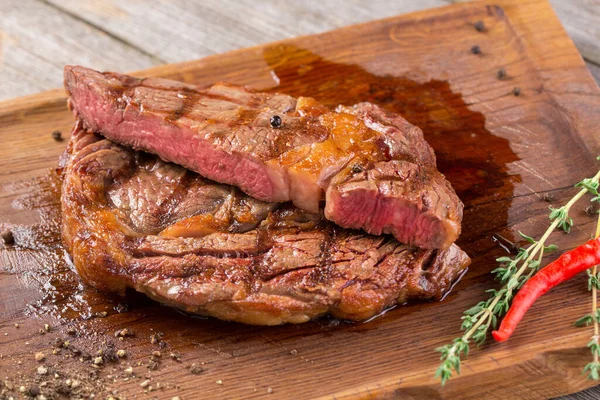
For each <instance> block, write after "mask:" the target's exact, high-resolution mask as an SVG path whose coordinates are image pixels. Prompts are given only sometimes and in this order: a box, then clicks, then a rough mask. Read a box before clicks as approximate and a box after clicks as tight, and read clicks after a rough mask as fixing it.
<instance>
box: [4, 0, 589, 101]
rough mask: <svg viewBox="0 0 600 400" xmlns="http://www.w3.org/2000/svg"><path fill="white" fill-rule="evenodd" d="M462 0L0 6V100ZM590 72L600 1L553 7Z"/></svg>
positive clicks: (36, 1)
mask: <svg viewBox="0 0 600 400" xmlns="http://www.w3.org/2000/svg"><path fill="white" fill-rule="evenodd" d="M453 2H457V0H420V1H412V0H395V1H393V2H390V1H385V0H372V1H361V0H327V1H318V0H306V1H301V2H291V1H274V0H272V1H261V2H256V1H253V0H237V1H234V0H227V1H222V0H207V1H206V0H203V1H199V0H191V1H182V0H176V1H154V2H143V1H125V2H124V1H118V0H105V1H94V0H64V1H59V0H22V1H4V2H0V16H2V17H1V18H0V81H2V82H3V84H2V85H0V100H6V99H9V98H13V97H17V96H23V95H27V94H32V93H36V92H39V91H40V90H47V89H53V88H55V87H58V86H60V85H61V81H62V79H61V70H62V66H63V65H64V64H82V65H92V66H95V67H96V68H98V69H101V70H125V71H132V70H136V69H141V68H148V67H150V66H153V65H159V64H166V63H175V62H181V61H187V60H193V59H197V58H201V57H205V56H208V55H212V54H219V53H223V52H226V51H230V50H235V49H239V48H242V47H246V46H254V45H258V44H261V43H267V42H271V41H275V40H281V39H285V38H292V37H296V36H299V35H309V34H317V33H321V32H325V31H328V30H332V29H336V28H339V27H342V26H346V25H350V24H355V23H359V22H366V21H370V20H374V19H378V18H385V17H391V16H394V15H399V14H403V13H407V12H412V11H418V10H425V9H428V8H432V7H438V6H443V5H447V4H449V3H453ZM551 4H552V6H553V7H554V9H555V11H556V12H557V14H558V16H559V18H560V20H561V22H562V23H563V25H564V26H565V28H566V30H567V32H568V33H569V35H570V36H571V38H572V39H573V40H574V42H575V45H576V46H577V47H578V49H579V51H580V52H581V53H582V55H583V57H584V59H585V60H586V62H587V65H588V68H590V69H593V68H594V67H596V68H598V65H600V45H599V43H600V40H599V39H600V31H599V30H598V26H600V2H598V0H551Z"/></svg>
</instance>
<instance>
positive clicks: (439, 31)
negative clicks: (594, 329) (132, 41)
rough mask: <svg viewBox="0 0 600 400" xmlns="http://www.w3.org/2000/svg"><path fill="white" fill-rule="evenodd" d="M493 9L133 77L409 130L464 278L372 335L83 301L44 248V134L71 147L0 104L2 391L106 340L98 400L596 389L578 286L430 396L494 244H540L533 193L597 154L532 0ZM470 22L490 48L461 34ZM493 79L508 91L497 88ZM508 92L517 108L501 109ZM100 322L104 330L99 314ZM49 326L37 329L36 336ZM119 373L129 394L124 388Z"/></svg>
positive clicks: (18, 107) (57, 119)
mask: <svg viewBox="0 0 600 400" xmlns="http://www.w3.org/2000/svg"><path fill="white" fill-rule="evenodd" d="M494 3H500V4H501V5H502V6H503V11H502V10H500V9H497V8H495V7H485V6H484V5H482V4H460V5H455V6H452V7H450V8H447V9H444V10H433V11H428V12H422V13H418V14H413V15H407V16H403V17H397V18H393V19H389V20H386V21H382V22H378V23H372V24H366V25H362V26H356V27H350V28H346V29H341V30H338V31H336V32H332V33H326V34H321V35H317V36H312V37H305V38H298V39H292V40H287V41H285V42H282V43H275V44H268V45H264V46H260V47H257V48H251V49H245V50H239V51H234V52H231V53H227V54H222V55H217V56H212V57H208V58H205V59H202V60H196V61H191V62H186V63H182V64H177V65H165V66H159V67H156V68H153V69H150V70H147V71H141V72H138V73H137V74H138V75H152V76H163V77H171V78H175V79H180V80H183V81H186V82H190V83H195V84H202V85H204V84H209V83H212V82H214V81H215V80H220V79H225V80H228V81H231V82H234V83H240V84H247V85H251V86H253V87H255V88H259V89H264V90H281V91H284V92H288V93H290V94H294V95H297V94H311V95H314V96H316V97H317V98H319V99H320V100H322V101H325V102H326V103H327V104H329V105H332V104H336V103H338V102H355V101H357V99H366V100H372V101H376V102H378V103H380V104H381V105H382V106H384V107H388V108H390V109H393V110H395V111H401V112H403V113H405V114H406V116H407V117H408V118H409V119H411V120H413V121H415V122H418V123H419V125H421V126H422V127H423V128H424V130H425V132H426V134H427V139H428V140H429V141H430V142H431V143H432V145H433V146H434V148H435V150H436V153H437V155H438V160H440V162H441V163H440V168H441V169H442V170H443V172H445V173H446V174H447V176H448V177H449V179H450V180H451V181H452V183H453V185H454V186H455V187H456V188H457V189H458V190H459V193H460V195H461V197H462V198H463V199H464V200H465V203H466V209H465V220H464V224H463V228H464V235H463V237H462V239H461V242H460V245H461V246H464V248H465V249H466V250H467V251H468V253H469V254H470V255H471V256H473V258H474V264H473V266H472V268H471V270H470V271H469V273H468V274H467V275H466V276H465V278H464V279H463V280H462V281H461V282H459V283H458V286H457V288H456V290H455V291H454V292H453V293H452V294H451V295H450V296H449V297H448V298H447V299H446V301H444V302H442V303H440V304H437V303H427V304H415V305H409V306H405V307H399V308H398V309H396V310H393V311H391V312H389V313H388V314H386V316H385V317H383V318H380V319H378V320H375V321H372V322H370V323H367V324H357V325H348V324H344V323H337V322H335V321H333V322H332V321H329V320H326V319H324V320H320V321H314V322H310V323H307V324H304V325H300V326H283V327H271V328H267V327H248V326H243V325H238V324H228V323H224V322H220V321H216V320H214V319H207V320H199V319H193V318H190V317H188V316H184V315H180V314H177V313H174V312H173V311H172V310H170V309H168V308H165V307H160V306H157V305H156V304H154V303H152V302H148V301H147V300H145V299H143V298H140V297H139V296H135V295H133V296H128V298H127V301H128V302H129V303H130V307H129V311H128V312H119V311H118V310H119V307H118V302H119V301H122V300H119V299H115V298H112V297H110V296H108V295H106V294H102V293H97V292H95V291H93V290H89V289H84V288H80V287H78V280H77V278H76V276H75V275H74V274H73V273H72V272H71V271H70V269H69V268H68V264H67V263H66V262H65V260H64V254H63V253H62V252H61V251H60V247H59V246H57V240H58V236H57V229H58V217H59V215H58V207H57V206H58V201H57V198H56V194H57V193H56V192H57V189H58V188H57V183H56V182H55V180H53V179H52V178H50V176H52V175H51V174H50V173H49V172H48V170H49V169H52V168H53V167H55V166H56V160H57V158H58V156H59V154H60V153H61V151H62V150H63V148H64V146H65V143H64V142H62V143H61V142H54V141H53V140H52V138H51V137H50V133H51V132H52V131H53V130H55V129H59V130H62V131H63V132H65V135H66V130H67V129H68V127H69V125H70V124H71V123H72V116H71V115H70V113H69V112H68V111H67V110H66V109H65V107H64V101H65V99H64V94H63V93H62V92H61V91H58V90H57V91H53V92H49V93H44V94H42V95H37V96H32V97H29V98H23V99H18V100H16V101H11V102H4V103H0V135H1V136H2V138H3V139H4V141H5V143H7V144H8V145H6V146H2V147H0V187H1V188H2V190H1V191H0V215H2V220H1V221H0V228H1V227H3V226H5V225H6V224H15V225H16V226H14V229H15V233H16V235H17V242H18V243H19V244H20V245H19V246H17V247H15V248H0V272H1V273H0V277H1V278H0V353H2V354H3V355H4V357H3V358H0V369H1V370H2V372H3V374H2V375H3V378H4V375H6V376H8V377H9V380H10V381H11V382H14V381H16V382H19V383H20V382H27V384H28V385H29V384H30V383H29V382H35V379H36V376H37V374H36V368H37V367H38V366H39V365H40V364H39V363H38V362H36V361H35V360H34V358H33V357H32V354H33V352H36V351H44V352H46V354H47V356H48V357H47V361H45V362H44V363H43V365H46V366H48V367H49V368H50V371H51V373H54V372H55V371H56V372H57V373H60V374H61V375H59V376H60V377H61V379H65V377H67V376H71V375H70V374H75V373H77V371H81V372H85V373H86V374H88V373H90V372H93V371H94V367H93V365H92V363H91V362H90V361H89V360H86V359H84V361H83V362H80V361H79V358H78V357H72V353H71V351H70V350H66V349H64V348H63V350H62V352H61V353H60V354H57V355H54V354H52V353H51V352H50V353H49V352H48V351H51V350H52V349H51V345H50V344H49V343H51V342H52V340H53V339H54V338H55V337H57V336H60V337H63V338H70V340H71V345H72V346H73V347H75V348H78V349H82V350H83V352H84V353H90V354H95V352H96V351H97V350H98V347H100V346H101V343H102V341H109V342H114V343H116V345H117V346H122V347H124V348H125V349H126V350H127V351H128V354H129V356H128V358H127V359H125V360H122V361H120V362H119V363H115V364H112V365H107V366H103V367H102V368H100V369H99V375H100V378H101V381H100V382H101V384H103V385H105V387H104V388H99V389H98V390H101V389H102V390H104V393H105V394H106V395H107V394H108V393H107V391H109V390H113V389H115V390H118V395H122V396H126V397H128V398H134V397H135V396H141V395H142V394H143V388H142V387H141V386H140V383H141V382H143V379H150V381H151V384H152V385H153V387H154V388H155V387H156V383H157V382H160V383H161V384H162V387H163V388H164V387H165V386H168V385H170V384H178V385H180V388H179V389H177V388H172V387H168V388H164V389H159V391H156V392H154V393H156V395H157V396H158V397H161V398H170V397H171V396H175V395H178V396H181V398H182V399H184V400H185V399H190V398H198V397H204V398H215V397H221V398H240V397H254V398H259V397H263V396H264V395H265V394H266V393H268V392H267V390H268V388H269V387H270V388H272V389H273V397H274V398H300V397H301V398H309V397H319V396H327V397H328V398H331V397H332V396H333V395H335V396H336V397H337V398H358V397H361V398H365V397H368V396H372V397H389V398H391V397H394V396H395V397H397V398H464V399H479V398H495V399H504V398H515V397H519V398H529V399H541V398H548V397H551V396H556V395H560V394H563V393H567V392H574V391H577V390H581V389H583V388H586V387H588V386H590V385H591V384H593V382H590V381H587V380H585V379H584V378H583V377H582V376H581V373H580V372H581V368H582V366H583V365H584V364H585V363H586V362H587V360H588V350H587V349H586V348H585V344H586V343H587V341H588V339H589V335H590V331H589V330H586V329H582V330H579V329H575V328H573V327H572V326H571V323H572V321H573V318H574V316H578V315H582V314H584V313H586V312H587V310H588V308H589V304H588V303H589V294H588V293H587V291H586V288H585V276H581V277H578V278H577V279H575V280H573V281H571V282H568V283H566V284H565V285H563V286H561V287H559V288H557V289H556V290H554V291H553V292H551V293H549V294H548V295H546V296H544V297H543V298H542V299H540V301H539V302H538V303H536V305H535V310H534V311H533V312H532V313H530V314H528V316H527V317H526V320H525V321H524V325H523V329H520V330H519V331H518V332H517V333H516V335H515V337H514V338H513V339H512V340H511V342H509V343H507V344H505V345H498V344H493V343H490V344H489V345H486V346H485V347H484V348H482V349H480V350H478V351H477V352H473V353H472V355H471V356H470V357H469V359H468V360H467V361H466V362H465V364H464V366H463V375H462V376H461V377H459V378H457V379H455V380H453V381H451V382H450V383H449V385H448V386H446V387H445V388H444V389H441V388H440V387H439V383H438V382H437V381H436V380H434V379H433V376H432V375H433V371H434V369H435V367H436V366H437V362H438V360H437V355H436V354H435V353H434V352H433V351H432V349H433V348H434V347H436V346H439V345H441V344H444V343H445V342H447V341H449V340H451V339H452V338H453V337H454V336H455V335H457V334H458V325H459V319H460V315H461V312H462V311H463V310H464V309H465V308H467V307H469V306H470V305H472V304H474V303H475V302H476V301H478V300H480V299H482V298H483V296H484V293H483V291H484V290H485V289H488V288H490V287H495V285H496V283H494V282H492V281H491V279H490V275H489V270H490V269H491V268H493V265H492V264H493V259H494V258H495V257H496V256H499V255H500V254H502V252H501V249H499V248H498V247H497V246H496V245H495V244H494V243H493V242H492V240H491V239H490V237H491V235H492V234H493V233H500V234H502V235H503V236H506V237H509V238H513V239H514V238H515V237H516V236H517V231H518V230H522V231H525V232H527V233H530V234H532V235H538V234H540V233H541V231H543V229H544V226H545V224H546V223H547V207H548V203H547V202H545V201H543V200H542V197H543V196H542V193H544V192H551V193H552V194H553V195H554V201H553V203H552V204H553V205H558V204H561V203H562V202H564V201H565V200H566V199H567V198H568V197H569V196H570V194H571V193H572V188H571V185H572V184H573V183H574V182H576V181H578V180H579V179H580V178H581V177H582V176H584V175H589V174H590V173H591V172H592V171H594V170H595V169H596V162H595V161H594V157H595V154H596V153H597V152H598V151H600V139H599V138H598V136H597V135H595V128H596V126H597V125H598V123H600V120H599V118H600V116H599V115H598V114H597V113H596V112H594V111H595V110H597V109H598V108H599V107H600V92H599V89H598V87H597V86H596V85H595V84H594V81H593V80H592V78H591V77H590V75H589V74H588V72H587V70H586V68H585V65H584V63H583V62H582V60H581V58H580V57H579V54H578V52H577V50H576V49H575V48H574V47H573V46H572V44H571V41H570V40H569V39H568V38H567V37H566V36H565V35H564V33H563V30H562V28H561V27H560V25H559V22H558V20H557V19H556V17H555V16H554V14H553V13H552V12H551V10H550V9H549V7H548V5H547V3H545V2H543V1H537V0H528V1H517V0H514V1H513V0H498V1H494ZM479 19H482V20H484V21H485V24H486V26H487V27H488V31H487V32H486V33H480V32H477V31H475V30H474V29H473V21H475V20H479ZM532 27H535V28H538V29H531V28H532ZM542 27H543V29H541V28H542ZM473 44H478V45H480V46H481V48H482V49H483V53H482V55H481V56H475V55H473V54H471V53H470V52H469V49H470V48H471V46H472V45H473ZM349 49H351V50H349ZM501 67H504V68H506V71H507V73H508V79H505V80H498V79H497V78H496V72H497V70H498V69H499V68H501ZM436 85H437V86H436ZM514 86H519V87H520V88H521V96H519V97H516V96H514V95H512V94H511V91H512V88H513V87H514ZM399 87H400V88H402V90H398V88H399ZM403 96H404V97H403ZM408 100H411V101H408ZM467 105H468V106H467ZM457 143H458V144H457ZM450 144H452V145H450ZM573 154H577V155H578V157H577V158H573ZM465 166H466V168H465ZM482 176H483V177H487V179H481V177H482ZM490 184H491V185H490ZM557 188H558V189H557ZM561 188H562V189H561ZM582 207H583V205H582V206H581V208H582ZM581 208H578V209H577V210H575V212H574V215H573V217H574V218H575V219H576V223H577V228H576V229H574V230H573V232H572V234H570V235H556V236H555V238H556V242H557V244H559V245H560V246H561V247H562V248H571V247H573V246H575V245H576V244H578V243H580V242H582V241H583V240H585V239H586V238H587V237H588V236H589V232H591V230H592V229H593V226H594V220H593V218H591V217H589V216H586V215H585V213H584V212H583V210H582V209H581ZM31 224H37V225H35V226H34V227H31V226H30V225H31ZM34 239H35V240H34ZM52 241H54V242H52ZM48 242H51V243H48ZM36 246H37V247H36ZM557 310H562V312H560V313H559V312H557ZM103 311H106V312H107V313H108V315H107V316H106V317H105V318H104V317H102V316H101V315H100V316H99V315H98V314H96V313H98V312H103ZM15 323H18V324H19V328H16V327H14V324H15ZM44 323H49V325H50V326H51V327H52V328H51V330H50V332H49V333H45V334H44V335H40V334H39V332H38V331H39V328H40V327H41V326H43V324H44ZM69 327H73V328H75V334H74V335H70V334H68V328H69ZM125 327H127V328H132V329H134V330H135V332H136V336H135V337H132V338H126V339H125V340H124V341H119V340H117V339H115V337H114V334H113V332H114V331H115V330H117V329H119V328H125ZM424 327H425V328H426V329H424ZM157 331H163V332H165V337H164V342H165V343H166V348H165V349H163V350H162V351H163V354H164V355H163V358H162V359H161V361H160V365H159V367H158V369H157V370H155V371H154V370H152V371H151V370H148V368H147V366H148V364H149V362H148V358H149V356H150V354H151V353H152V351H155V350H158V349H159V346H158V344H153V343H150V341H149V337H150V335H152V334H153V333H156V332H157ZM4 333H7V335H6V336H4ZM79 335H80V336H79ZM25 343H29V344H25ZM172 351H179V352H181V353H182V361H183V362H182V363H181V364H180V363H177V362H176V361H174V360H171V359H170V358H169V357H168V354H169V353H170V352H172ZM69 355H71V357H68V356H69ZM17 360H20V361H22V363H21V364H16V362H17ZM198 361H200V362H205V363H206V364H205V365H203V368H205V371H204V372H203V373H202V374H200V375H193V374H191V373H190V371H189V366H190V364H191V363H192V362H198ZM138 362H139V363H141V365H138ZM128 365H131V366H132V368H134V371H135V378H129V377H128V376H125V375H124V372H123V371H122V369H124V368H125V367H126V366H128ZM113 366H114V367H115V368H116V369H117V370H116V371H113V370H112V368H113ZM107 375H110V376H111V379H115V380H116V381H114V382H113V381H112V380H110V379H108V378H107ZM146 376H148V378H146ZM30 379H31V380H30ZM37 379H38V381H39V379H40V378H39V377H38V378H37ZM124 379H128V380H127V381H125V380H124ZM217 380H222V383H223V384H222V385H218V384H216V381H217ZM508 381H513V382H515V381H517V382H519V384H518V385H517V386H510V385H507V384H506V382H508ZM38 383H39V382H38ZM85 383H86V384H91V383H90V382H89V381H86V382H85ZM154 393H149V395H150V396H152V395H153V394H154ZM106 395H105V396H103V397H106Z"/></svg>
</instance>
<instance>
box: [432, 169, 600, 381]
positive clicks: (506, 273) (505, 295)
mask: <svg viewBox="0 0 600 400" xmlns="http://www.w3.org/2000/svg"><path fill="white" fill-rule="evenodd" d="M599 180H600V170H599V171H598V172H597V173H596V175H594V177H593V178H590V179H584V180H583V181H582V182H580V183H578V184H577V185H576V186H581V187H582V189H581V190H579V192H577V193H576V194H575V196H573V197H572V198H571V199H570V200H569V201H568V202H567V203H566V204H565V205H564V206H562V207H561V208H559V209H553V208H551V213H550V220H551V221H552V223H551V224H550V226H549V227H548V229H546V231H545V232H544V234H543V235H542V237H541V238H540V239H539V240H538V241H535V240H534V239H533V238H530V237H529V236H526V235H524V234H521V236H523V238H525V239H526V240H527V241H529V242H530V243H532V244H531V245H530V246H529V247H528V248H526V249H524V250H523V249H521V250H520V251H519V254H518V255H517V256H516V257H515V258H514V259H510V258H508V257H501V258H499V259H498V260H497V261H498V262H500V263H501V265H502V263H508V266H507V267H506V268H504V267H499V268H497V269H496V270H494V271H492V272H495V273H496V274H497V277H499V278H500V280H501V282H502V283H503V285H502V287H501V289H500V290H494V289H492V290H490V291H491V292H492V295H491V297H490V298H489V299H488V300H487V301H483V302H480V303H478V304H477V305H476V306H474V307H472V308H471V309H469V310H467V311H465V313H464V316H463V317H462V319H463V324H462V326H461V329H463V330H464V331H465V332H464V334H463V335H462V336H461V337H459V338H456V339H454V341H453V342H452V344H447V345H445V346H442V347H439V348H438V349H436V350H437V351H439V352H440V353H442V355H441V357H440V359H441V360H442V363H441V364H440V366H439V367H438V369H437V370H436V373H435V376H436V377H439V378H440V380H441V383H442V385H444V384H445V383H446V382H447V381H448V379H450V378H451V376H452V371H453V370H454V371H456V373H457V374H460V362H461V354H462V355H464V356H467V355H468V352H469V345H470V341H471V340H473V341H475V342H476V343H477V344H482V343H483V342H484V341H485V339H486V337H487V333H488V331H489V328H490V326H493V327H495V326H496V323H497V320H498V317H501V316H502V315H504V314H505V313H506V312H507V311H508V308H509V306H510V301H511V300H512V297H513V292H514V291H516V290H519V289H520V288H521V286H523V284H524V283H525V282H527V280H529V278H531V277H532V276H533V275H534V274H535V272H536V271H537V270H538V269H539V267H540V265H541V261H542V258H543V256H544V253H545V252H546V251H549V250H554V249H556V246H553V245H550V246H548V247H546V241H547V240H548V238H549V237H550V235H551V234H552V232H554V231H555V230H556V229H557V228H561V229H563V230H564V231H565V232H568V231H569V229H570V227H571V225H572V223H573V221H572V220H571V218H569V216H568V214H569V211H570V210H571V208H572V207H573V205H575V204H576V203H577V202H578V201H579V200H580V199H581V198H582V197H583V196H584V195H585V194H586V193H588V192H590V193H594V192H596V189H597V188H598V184H599ZM595 194H596V195H597V193H595ZM597 231H598V232H600V219H599V222H598V228H597ZM536 256H537V258H536ZM534 259H535V261H533V260H534ZM519 264H520V265H519ZM527 268H529V269H530V271H529V273H527V274H525V271H526V270H527ZM595 273H596V268H595V267H594V274H595ZM524 274H525V275H524ZM593 294H594V304H593V307H594V313H596V311H597V304H596V292H595V291H594V292H593ZM598 323H599V322H598V320H597V319H595V325H594V338H595V340H596V342H595V343H596V347H595V348H597V349H598V351H597V352H594V363H595V365H596V366H597V367H596V368H597V371H600V363H598V359H599V358H600V344H598V343H599V328H598ZM596 375H597V374H596Z"/></svg>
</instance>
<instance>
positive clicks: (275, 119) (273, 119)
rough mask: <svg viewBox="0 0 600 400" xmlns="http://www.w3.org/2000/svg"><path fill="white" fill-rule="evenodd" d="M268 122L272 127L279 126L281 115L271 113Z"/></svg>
mask: <svg viewBox="0 0 600 400" xmlns="http://www.w3.org/2000/svg"><path fill="white" fill-rule="evenodd" d="M270 122H271V126H272V127H273V128H279V127H281V117H280V116H279V115H273V116H272V117H271V121H270Z"/></svg>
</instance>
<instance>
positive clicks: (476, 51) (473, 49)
mask: <svg viewBox="0 0 600 400" xmlns="http://www.w3.org/2000/svg"><path fill="white" fill-rule="evenodd" d="M471 53H473V54H481V47H479V46H478V45H475V46H473V47H471Z"/></svg>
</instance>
